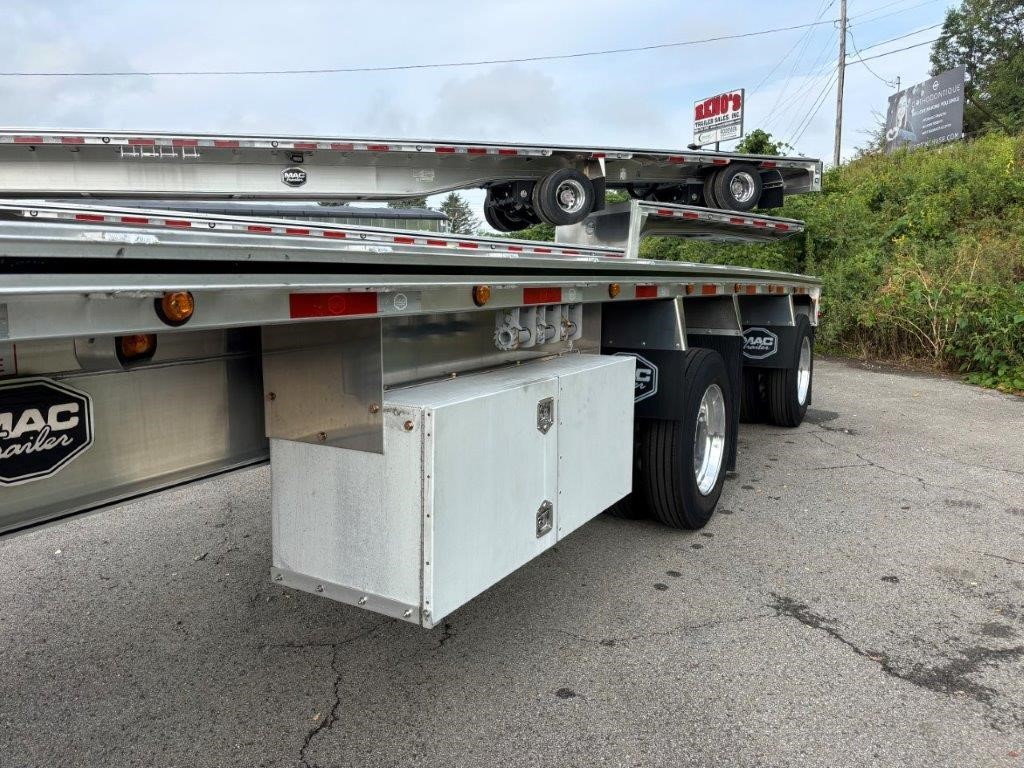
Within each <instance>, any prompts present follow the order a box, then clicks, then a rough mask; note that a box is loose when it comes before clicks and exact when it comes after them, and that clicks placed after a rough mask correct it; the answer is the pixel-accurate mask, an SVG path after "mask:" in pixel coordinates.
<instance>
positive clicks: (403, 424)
mask: <svg viewBox="0 0 1024 768" xmlns="http://www.w3.org/2000/svg"><path fill="white" fill-rule="evenodd" d="M634 365H635V361H634V359H633V358H632V357H607V356H599V355H566V356H563V357H559V358H554V359H550V360H543V361H538V362H531V363H527V364H524V365H518V366H513V367H508V368H502V369H499V370H494V371H488V372H484V373H477V374H470V375H464V376H459V377H457V378H452V379H446V380H444V381H439V382H433V383H429V384H421V385H416V386H410V387H405V388H401V389H395V390H392V391H390V392H388V393H387V394H386V399H385V405H384V416H385V419H384V453H383V454H377V453H369V452H364V451H358V450H352V449H348V448H339V447H333V446H324V445H316V444H310V443H304V442H297V441H291V440H281V439H274V440H271V466H272V473H273V566H274V567H273V569H272V577H273V578H274V580H275V581H277V582H278V583H281V584H284V585H286V586H291V587H295V588H298V589H303V590H307V591H311V592H314V593H317V594H322V595H324V596H326V597H330V598H333V599H335V600H340V601H343V602H346V603H352V604H355V605H361V606H363V607H365V608H369V609H371V610H375V611H378V612H380V613H384V614H387V615H390V616H395V617H398V618H403V619H406V620H408V621H413V622H417V623H420V624H422V625H423V626H425V627H431V626H433V625H434V624H435V623H436V622H438V621H440V620H441V619H442V618H443V617H444V616H445V615H447V614H448V613H450V612H451V611H453V610H455V609H456V608H458V607H459V606H461V605H463V604H464V603H466V602H467V601H469V600H471V599H472V598H473V597H474V596H476V595H478V594H479V593H480V592H482V591H484V590H485V589H487V588H488V587H489V586H491V585H492V584H494V583H496V582H497V581H499V580H500V579H502V578H504V577H505V576H507V575H508V574H509V573H511V572H512V571H514V570H515V569H516V568H518V567H520V566H521V565H523V564H524V563H526V562H528V561H529V560H530V559H532V558H533V557H535V556H537V555H538V554H540V553H541V552H543V551H544V550H545V549H547V548H548V547H550V546H552V545H553V544H554V543H555V542H556V541H558V539H559V538H561V537H563V536H565V535H567V534H569V533H570V532H572V531H573V530H575V529H576V528H577V527H579V526H580V525H582V524H583V523H584V522H586V521H587V520H589V519H590V518H592V517H593V516H595V515H597V514H598V513H600V512H601V511H602V510H603V509H605V508H606V507H608V506H609V505H610V504H612V503H614V502H615V501H617V500H618V499H620V498H621V497H622V496H624V495H626V494H627V493H628V492H629V490H630V485H631V482H632V454H633V379H634Z"/></svg>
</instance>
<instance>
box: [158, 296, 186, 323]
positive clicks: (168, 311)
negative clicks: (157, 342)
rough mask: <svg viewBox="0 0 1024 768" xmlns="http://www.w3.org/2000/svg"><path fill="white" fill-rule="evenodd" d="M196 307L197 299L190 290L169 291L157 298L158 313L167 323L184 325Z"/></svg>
mask: <svg viewBox="0 0 1024 768" xmlns="http://www.w3.org/2000/svg"><path fill="white" fill-rule="evenodd" d="M195 309H196V300H195V298H194V297H193V296H192V294H191V293H189V292H188V291H169V292H167V293H165V294H164V295H163V298H160V299H157V300H156V313H157V315H158V316H159V318H160V319H161V320H163V321H164V322H165V323H167V325H170V326H179V325H184V324H185V323H187V322H188V321H189V318H191V317H192V313H193V312H195Z"/></svg>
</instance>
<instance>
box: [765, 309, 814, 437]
mask: <svg viewBox="0 0 1024 768" xmlns="http://www.w3.org/2000/svg"><path fill="white" fill-rule="evenodd" d="M813 378H814V339H813V336H812V335H811V323H810V321H809V320H808V319H807V315H797V316H796V349H795V350H793V365H791V366H790V367H788V368H775V369H772V370H770V371H768V404H769V408H770V410H771V420H772V423H773V424H776V425H778V426H780V427H799V426H800V423H801V422H802V421H803V420H804V415H805V414H806V413H807V406H808V405H810V403H811V383H812V380H813Z"/></svg>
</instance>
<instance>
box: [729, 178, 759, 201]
mask: <svg viewBox="0 0 1024 768" xmlns="http://www.w3.org/2000/svg"><path fill="white" fill-rule="evenodd" d="M754 189H755V185H754V177H753V176H751V175H750V174H749V173H747V172H746V171H742V172H740V173H737V174H736V175H735V176H733V177H732V180H731V181H730V182H729V193H730V194H731V195H732V196H733V199H735V200H736V202H737V203H749V202H750V201H751V200H752V199H753V198H754Z"/></svg>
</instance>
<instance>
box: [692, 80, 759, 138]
mask: <svg viewBox="0 0 1024 768" xmlns="http://www.w3.org/2000/svg"><path fill="white" fill-rule="evenodd" d="M745 99H746V95H745V91H744V89H743V88H740V89H739V90H738V91H727V92H725V93H720V94H718V95H717V96H711V97H710V98H707V99H701V100H700V101H695V102H694V103H693V143H694V144H698V145H700V146H704V145H705V144H714V143H715V142H717V141H730V140H732V139H738V138H740V137H742V136H743V103H744V101H745Z"/></svg>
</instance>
